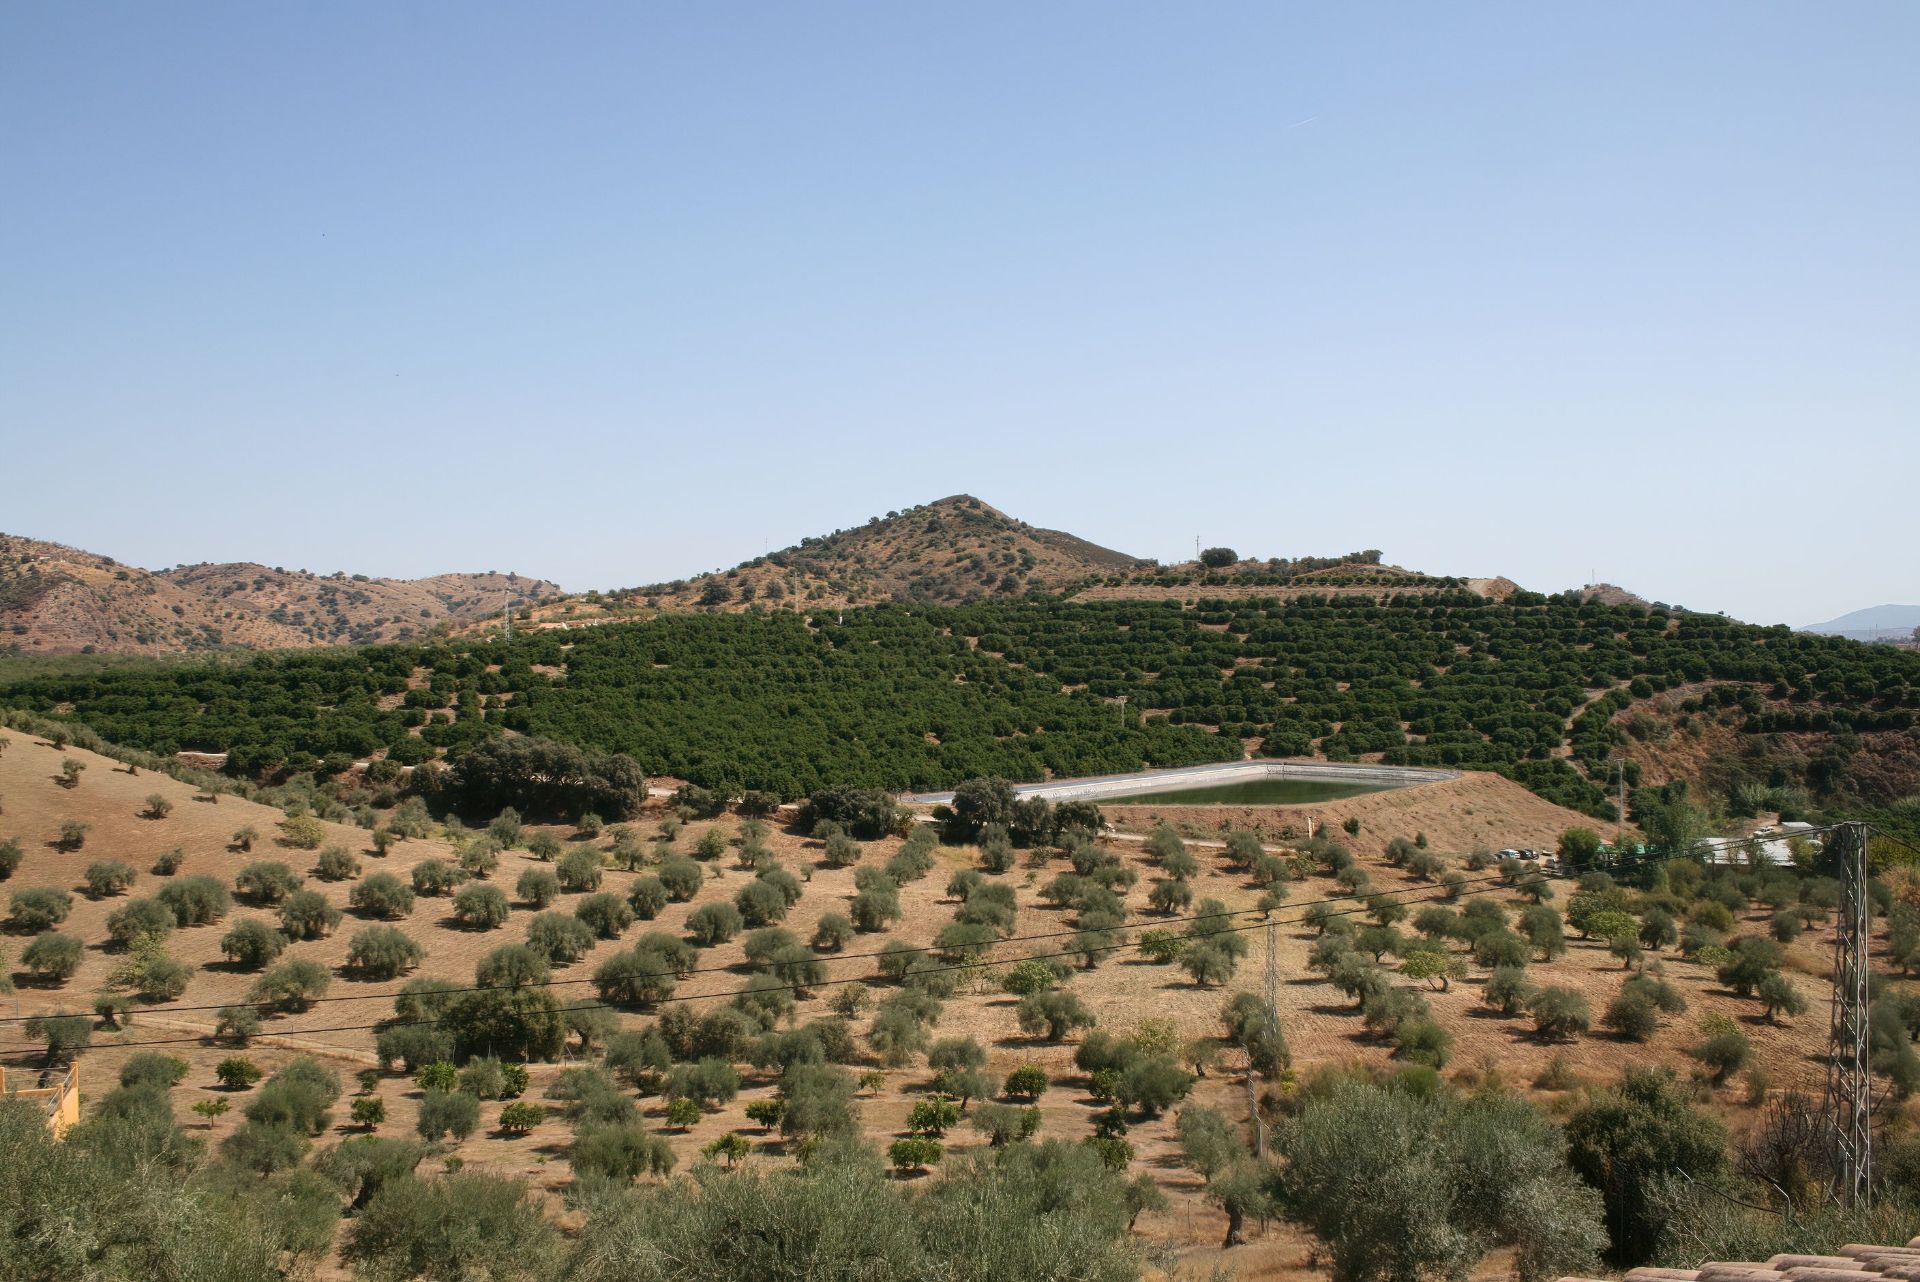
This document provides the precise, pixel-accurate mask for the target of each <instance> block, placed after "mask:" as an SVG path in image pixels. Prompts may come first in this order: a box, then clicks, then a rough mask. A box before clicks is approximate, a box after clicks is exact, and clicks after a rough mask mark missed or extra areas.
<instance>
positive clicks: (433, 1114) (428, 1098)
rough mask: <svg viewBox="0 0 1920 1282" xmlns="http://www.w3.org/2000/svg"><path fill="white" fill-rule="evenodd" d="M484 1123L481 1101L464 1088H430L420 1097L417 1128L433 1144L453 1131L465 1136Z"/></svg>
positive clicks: (460, 1137) (421, 1136)
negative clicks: (455, 1089) (482, 1121)
mask: <svg viewBox="0 0 1920 1282" xmlns="http://www.w3.org/2000/svg"><path fill="white" fill-rule="evenodd" d="M479 1124H480V1101H479V1100H478V1099H476V1098H474V1097H473V1096H471V1095H468V1094H466V1093H465V1092H463V1091H445V1090H430V1091H428V1092H426V1094H424V1095H422V1096H421V1097H420V1115H419V1118H418V1119H417V1120H416V1121H415V1122H414V1129H415V1130H416V1131H418V1132H419V1133H420V1138H421V1139H423V1140H426V1141H427V1142H428V1143H429V1144H432V1143H437V1142H438V1141H440V1140H441V1139H444V1138H445V1137H447V1136H449V1135H451V1136H452V1137H453V1138H454V1139H455V1140H464V1139H465V1138H467V1136H469V1135H471V1134H473V1129H474V1127H476V1126H478V1125H479Z"/></svg>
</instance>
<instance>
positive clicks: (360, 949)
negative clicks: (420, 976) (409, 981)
mask: <svg viewBox="0 0 1920 1282" xmlns="http://www.w3.org/2000/svg"><path fill="white" fill-rule="evenodd" d="M426 955H427V954H426V950H424V949H423V948H421V947H420V945H419V944H416V943H414V942H413V940H412V939H411V938H409V937H408V936H407V934H406V933H405V932H404V931H401V930H398V929H396V928H395V927H392V926H368V927H367V928H366V929H364V930H359V931H355V932H354V936H353V938H352V939H351V940H350V941H348V943H347V961H346V964H347V968H348V969H349V970H352V971H354V972H355V973H356V974H357V975H358V976H359V977H360V978H362V979H396V978H398V977H399V976H401V975H403V974H405V973H406V972H407V971H409V970H412V969H413V968H414V967H415V966H418V965H419V964H420V963H421V962H422V961H424V960H425V959H426Z"/></svg>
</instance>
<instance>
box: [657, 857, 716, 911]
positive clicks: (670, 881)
mask: <svg viewBox="0 0 1920 1282" xmlns="http://www.w3.org/2000/svg"><path fill="white" fill-rule="evenodd" d="M706 879H707V875H706V874H705V873H704V872H701V871H700V865H699V864H696V863H695V862H693V860H691V859H688V858H687V857H686V856H685V855H674V856H671V857H670V858H668V859H665V860H662V861H661V864H660V884H661V885H662V886H665V887H666V888H667V896H668V898H670V899H672V900H673V902H674V903H676V904H684V903H686V902H687V901H688V900H690V899H692V898H693V897H694V896H695V895H697V894H699V893H700V887H701V885H702V883H704V882H705V881H706Z"/></svg>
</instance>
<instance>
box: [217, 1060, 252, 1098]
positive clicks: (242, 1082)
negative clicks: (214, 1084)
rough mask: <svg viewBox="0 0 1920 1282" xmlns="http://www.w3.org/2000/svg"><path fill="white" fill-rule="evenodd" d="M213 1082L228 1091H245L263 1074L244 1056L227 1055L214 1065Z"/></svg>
mask: <svg viewBox="0 0 1920 1282" xmlns="http://www.w3.org/2000/svg"><path fill="white" fill-rule="evenodd" d="M213 1076H214V1080H216V1081H218V1082H219V1083H220V1084H221V1085H222V1086H224V1087H226V1088H227V1089H229V1090H245V1089H246V1088H247V1087H249V1086H252V1085H253V1084H254V1083H255V1082H257V1081H259V1080H260V1079H261V1078H262V1077H264V1076H265V1074H264V1073H263V1072H262V1071H261V1069H260V1066H259V1065H258V1064H256V1063H254V1062H253V1061H252V1060H250V1059H248V1058H247V1057H246V1056H245V1055H229V1056H227V1057H226V1058H225V1059H223V1060H221V1061H220V1062H219V1063H218V1064H216V1065H214V1069H213Z"/></svg>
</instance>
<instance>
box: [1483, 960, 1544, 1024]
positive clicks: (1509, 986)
mask: <svg viewBox="0 0 1920 1282" xmlns="http://www.w3.org/2000/svg"><path fill="white" fill-rule="evenodd" d="M1539 991H1540V990H1539V989H1538V988H1536V987H1535V986H1534V985H1533V984H1532V983H1531V982H1529V981H1528V979H1527V972H1526V971H1525V970H1524V969H1522V968H1521V967H1519V966H1499V967H1496V968H1495V969H1494V972H1493V973H1492V974H1491V975H1489V976H1487V985H1486V987H1485V988H1484V989H1482V990H1481V993H1480V1000H1481V1001H1483V1002H1485V1003H1486V1004H1487V1005H1489V1006H1491V1007H1493V1008H1494V1009H1495V1010H1497V1011H1499V1012H1500V1013H1501V1014H1502V1015H1517V1014H1519V1013H1520V1012H1521V1011H1523V1010H1525V1009H1526V1008H1527V1006H1528V1005H1529V1004H1530V1003H1531V1002H1532V1001H1533V999H1534V995H1535V994H1536V993H1538V992H1539Z"/></svg>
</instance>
